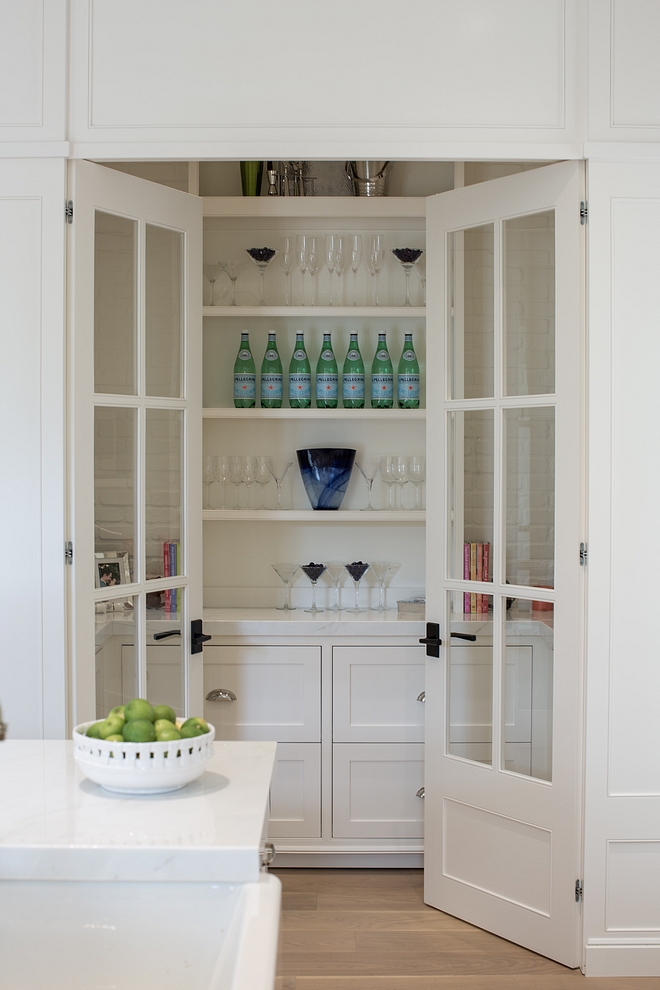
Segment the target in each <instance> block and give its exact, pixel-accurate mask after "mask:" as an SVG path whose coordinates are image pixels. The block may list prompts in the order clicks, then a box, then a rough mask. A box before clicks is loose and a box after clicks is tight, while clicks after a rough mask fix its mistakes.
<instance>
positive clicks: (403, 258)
mask: <svg viewBox="0 0 660 990" xmlns="http://www.w3.org/2000/svg"><path fill="white" fill-rule="evenodd" d="M392 254H393V255H394V257H395V258H396V260H397V261H399V262H401V267H402V268H403V270H404V272H405V273H406V301H405V302H404V304H403V305H404V306H412V303H411V301H410V273H411V271H412V270H413V268H414V267H415V265H416V264H417V262H418V261H419V259H420V258H421V257H422V255H423V254H424V252H423V251H422V250H420V248H392Z"/></svg>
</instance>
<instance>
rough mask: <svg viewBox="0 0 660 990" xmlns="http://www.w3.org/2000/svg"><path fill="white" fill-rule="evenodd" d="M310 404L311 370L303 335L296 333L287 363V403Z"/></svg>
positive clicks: (294, 406)
mask: <svg viewBox="0 0 660 990" xmlns="http://www.w3.org/2000/svg"><path fill="white" fill-rule="evenodd" d="M311 404H312V372H311V368H310V365H309V358H308V357H307V351H306V350H305V335H304V334H302V333H297V334H296V346H295V348H294V351H293V355H292V356H291V364H290V365H289V405H290V406H291V408H292V409H309V407H310V406H311Z"/></svg>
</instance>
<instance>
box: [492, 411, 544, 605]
mask: <svg viewBox="0 0 660 990" xmlns="http://www.w3.org/2000/svg"><path fill="white" fill-rule="evenodd" d="M504 434H505V440H504V450H505V456H506V508H505V511H506V517H505V518H506V576H507V580H508V581H509V582H510V583H511V584H523V585H529V586H531V587H541V588H552V587H553V586H554V571H555V411H554V408H552V407H548V406H539V407H537V408H531V409H506V410H505V411H504Z"/></svg>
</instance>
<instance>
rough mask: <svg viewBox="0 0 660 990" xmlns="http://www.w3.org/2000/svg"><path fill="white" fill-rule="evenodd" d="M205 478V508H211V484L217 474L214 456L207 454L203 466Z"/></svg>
mask: <svg viewBox="0 0 660 990" xmlns="http://www.w3.org/2000/svg"><path fill="white" fill-rule="evenodd" d="M203 480H204V484H205V485H206V492H205V494H204V508H205V509H210V508H211V485H212V484H213V482H214V481H215V475H214V474H213V456H212V455H211V454H207V455H206V456H205V458H204V468H203Z"/></svg>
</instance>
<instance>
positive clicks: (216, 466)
mask: <svg viewBox="0 0 660 990" xmlns="http://www.w3.org/2000/svg"><path fill="white" fill-rule="evenodd" d="M231 475H232V463H231V457H227V456H218V457H214V458H213V476H214V478H215V480H216V481H217V482H218V484H220V485H222V506H221V508H223V509H226V508H227V485H228V484H229V482H230V481H231Z"/></svg>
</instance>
